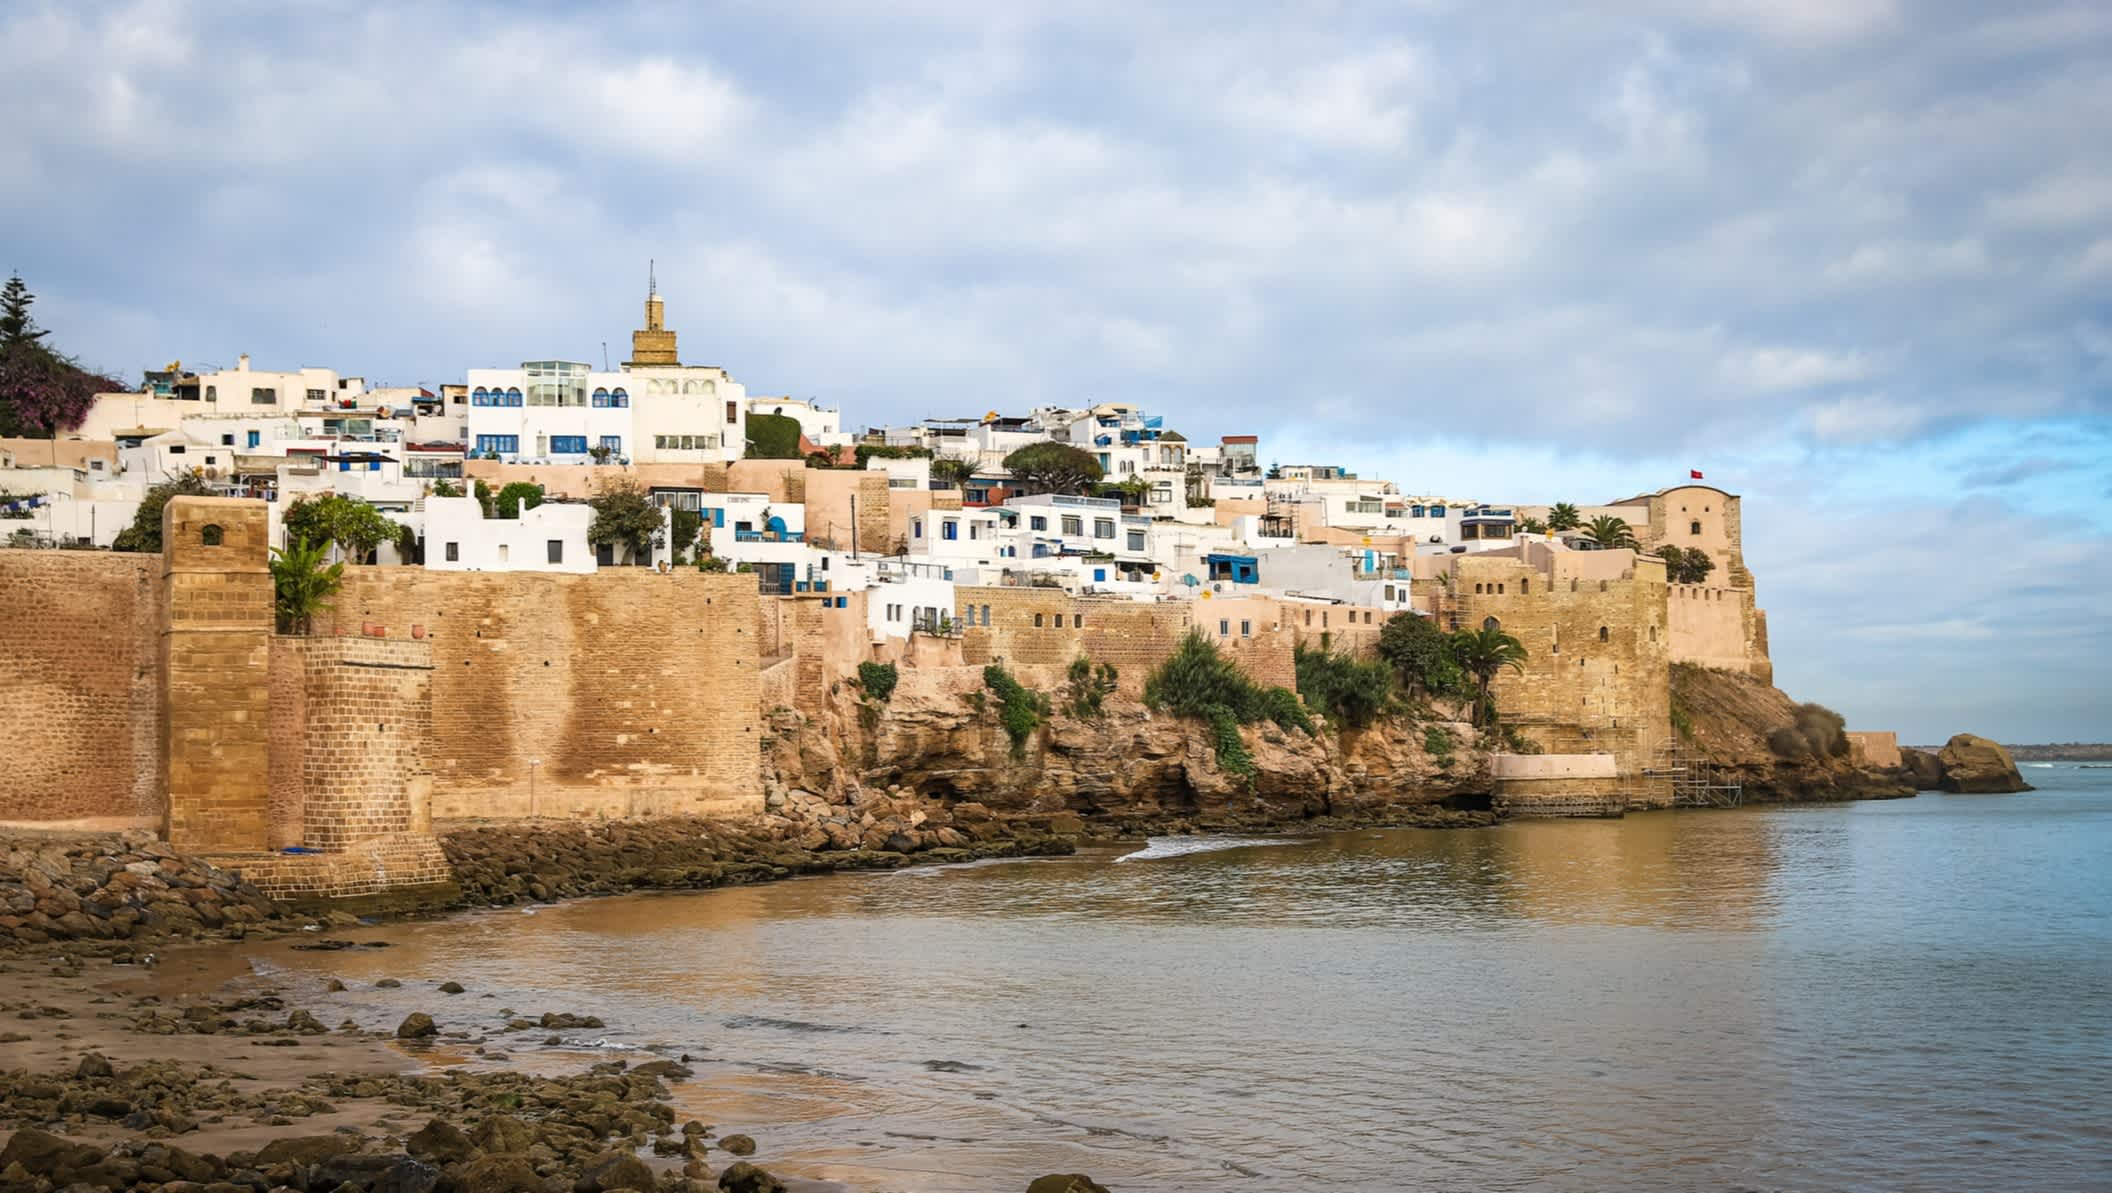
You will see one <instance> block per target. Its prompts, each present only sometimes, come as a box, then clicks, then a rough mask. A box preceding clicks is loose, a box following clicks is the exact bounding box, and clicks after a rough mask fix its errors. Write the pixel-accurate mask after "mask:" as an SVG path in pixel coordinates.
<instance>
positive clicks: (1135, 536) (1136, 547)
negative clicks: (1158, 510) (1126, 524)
mask: <svg viewBox="0 0 2112 1193" xmlns="http://www.w3.org/2000/svg"><path fill="white" fill-rule="evenodd" d="M1129 549H1130V550H1132V551H1142V550H1143V549H1144V532H1143V531H1141V530H1132V531H1130V532H1129Z"/></svg>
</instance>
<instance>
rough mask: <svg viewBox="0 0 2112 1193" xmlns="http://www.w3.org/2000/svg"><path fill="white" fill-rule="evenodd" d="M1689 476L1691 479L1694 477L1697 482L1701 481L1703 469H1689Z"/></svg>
mask: <svg viewBox="0 0 2112 1193" xmlns="http://www.w3.org/2000/svg"><path fill="white" fill-rule="evenodd" d="M1687 475H1688V476H1690V477H1693V478H1694V479H1695V480H1700V479H1701V469H1699V468H1689V469H1687Z"/></svg>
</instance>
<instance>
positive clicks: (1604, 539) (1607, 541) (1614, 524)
mask: <svg viewBox="0 0 2112 1193" xmlns="http://www.w3.org/2000/svg"><path fill="white" fill-rule="evenodd" d="M1584 537H1585V538H1588V539H1590V540H1591V541H1592V542H1594V543H1597V544H1598V545H1599V546H1600V547H1602V548H1604V549H1606V550H1608V551H1611V550H1613V549H1614V548H1615V547H1634V546H1636V545H1637V544H1636V541H1635V531H1633V530H1631V529H1629V528H1628V523H1627V522H1625V521H1623V520H1621V519H1619V518H1616V517H1614V516H1613V515H1612V514H1600V515H1599V516H1598V517H1596V518H1593V519H1592V520H1591V523H1590V525H1588V526H1586V527H1584Z"/></svg>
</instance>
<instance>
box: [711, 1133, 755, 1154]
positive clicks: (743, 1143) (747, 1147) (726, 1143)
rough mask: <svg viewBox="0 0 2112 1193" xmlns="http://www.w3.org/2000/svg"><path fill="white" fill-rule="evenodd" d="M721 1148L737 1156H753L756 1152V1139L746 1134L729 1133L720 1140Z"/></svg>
mask: <svg viewBox="0 0 2112 1193" xmlns="http://www.w3.org/2000/svg"><path fill="white" fill-rule="evenodd" d="M719 1148H720V1150H722V1151H728V1152H732V1153H733V1154H734V1155H736V1156H752V1155H754V1154H755V1140H753V1139H750V1138H748V1137H747V1136H746V1135H728V1136H727V1137H726V1138H724V1139H721V1140H719Z"/></svg>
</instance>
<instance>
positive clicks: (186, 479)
mask: <svg viewBox="0 0 2112 1193" xmlns="http://www.w3.org/2000/svg"><path fill="white" fill-rule="evenodd" d="M212 495H213V491H212V490H211V489H208V488H206V487H205V481H204V480H203V479H201V478H200V477H199V476H198V474H197V473H194V472H186V473H184V474H183V475H182V476H179V477H176V478H175V479H173V480H165V481H163V482H161V483H160V484H158V485H153V486H150V487H149V488H148V489H147V495H146V496H145V497H143V498H141V499H140V502H139V509H138V510H136V511H135V512H134V513H133V515H132V525H130V526H127V527H125V528H124V529H123V530H120V531H118V532H117V537H116V538H114V539H112V540H110V549H111V550H112V551H141V552H146V553H149V554H159V553H160V551H161V512H162V509H163V508H164V507H166V506H167V505H168V504H169V498H171V497H211V496H212Z"/></svg>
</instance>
